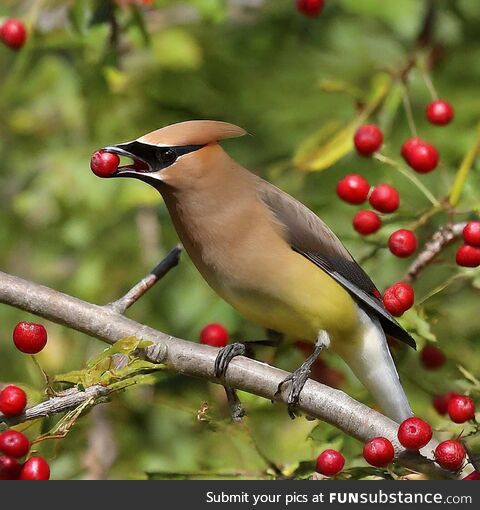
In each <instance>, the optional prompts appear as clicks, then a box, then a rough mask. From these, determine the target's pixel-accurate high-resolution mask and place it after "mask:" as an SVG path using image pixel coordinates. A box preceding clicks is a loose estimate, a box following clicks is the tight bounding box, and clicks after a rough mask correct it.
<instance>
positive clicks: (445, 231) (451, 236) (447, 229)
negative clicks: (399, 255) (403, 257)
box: [404, 222, 466, 283]
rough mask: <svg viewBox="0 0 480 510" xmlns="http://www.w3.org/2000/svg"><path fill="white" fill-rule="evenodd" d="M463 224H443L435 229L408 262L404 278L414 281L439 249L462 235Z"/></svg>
mask: <svg viewBox="0 0 480 510" xmlns="http://www.w3.org/2000/svg"><path fill="white" fill-rule="evenodd" d="M465 225H466V222H460V223H454V224H450V225H446V226H443V227H441V228H440V229H439V230H437V231H436V232H435V233H434V234H433V236H432V237H431V239H430V240H429V241H428V242H427V243H426V244H425V247H424V248H423V250H422V251H421V252H420V253H419V254H418V255H417V257H416V258H415V260H414V261H413V262H412V263H411V264H410V267H409V268H408V269H407V272H406V273H405V277H404V280H405V281H406V282H409V283H411V282H414V281H415V280H416V279H417V278H418V276H419V275H420V273H421V272H422V271H423V270H424V269H425V268H426V267H427V266H428V265H430V264H431V263H432V262H433V260H434V259H435V258H436V257H437V255H438V254H439V253H440V252H441V251H443V250H444V249H445V248H446V247H447V246H448V245H450V244H451V243H453V242H454V241H455V240H456V239H458V238H459V237H460V236H461V235H462V231H463V229H464V227H465Z"/></svg>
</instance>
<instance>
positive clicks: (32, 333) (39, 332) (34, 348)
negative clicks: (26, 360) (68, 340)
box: [13, 322, 47, 354]
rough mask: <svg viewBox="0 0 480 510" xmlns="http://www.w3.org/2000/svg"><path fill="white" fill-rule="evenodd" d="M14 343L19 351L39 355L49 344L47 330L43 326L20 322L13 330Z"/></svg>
mask: <svg viewBox="0 0 480 510" xmlns="http://www.w3.org/2000/svg"><path fill="white" fill-rule="evenodd" d="M13 343H14V344H15V346H16V348H17V349H18V350H19V351H22V352H24V353H26V354H37V353H38V352H40V351H41V350H42V349H43V348H44V347H45V345H46V344H47V330H46V329H45V328H44V327H43V326H42V325H41V324H35V323H33V322H19V323H18V324H17V325H16V326H15V329H14V330H13Z"/></svg>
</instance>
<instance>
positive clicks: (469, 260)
mask: <svg viewBox="0 0 480 510" xmlns="http://www.w3.org/2000/svg"><path fill="white" fill-rule="evenodd" d="M455 258H456V261H457V264H458V265H459V266H464V267H478V266H480V221H469V222H468V223H467V224H466V226H465V228H464V229H463V244H462V245H461V246H460V248H458V250H457V254H456V257H455Z"/></svg>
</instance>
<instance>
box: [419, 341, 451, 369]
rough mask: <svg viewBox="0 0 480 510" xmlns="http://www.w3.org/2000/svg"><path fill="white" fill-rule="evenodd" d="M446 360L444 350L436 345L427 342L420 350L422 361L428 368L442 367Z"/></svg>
mask: <svg viewBox="0 0 480 510" xmlns="http://www.w3.org/2000/svg"><path fill="white" fill-rule="evenodd" d="M446 360H447V358H446V357H445V354H443V351H442V350H441V349H439V348H438V347H436V346H435V345H431V344H427V345H426V346H425V347H424V348H423V349H422V350H421V352H420V361H421V362H422V365H423V366H424V367H425V368H426V369H428V370H435V369H436V368H440V367H441V366H442V365H443V364H444V363H445V361H446Z"/></svg>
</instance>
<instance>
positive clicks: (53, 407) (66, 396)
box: [0, 385, 111, 426]
mask: <svg viewBox="0 0 480 510" xmlns="http://www.w3.org/2000/svg"><path fill="white" fill-rule="evenodd" d="M109 393H111V390H110V389H109V388H106V387H105V386H100V385H95V386H90V387H88V388H86V389H85V390H84V391H81V390H79V389H78V388H70V389H68V390H65V391H62V392H60V393H57V395H56V396H54V397H51V398H49V399H48V400H46V401H45V402H42V403H40V404H37V405H36V406H33V407H30V408H29V409H26V410H25V411H24V412H23V413H22V414H20V415H18V416H15V417H11V418H7V417H5V416H4V415H3V414H2V413H0V423H5V424H6V425H8V426H11V425H17V424H18V423H23V422H25V421H29V420H35V419H37V418H44V417H46V416H50V415H52V414H58V413H63V412H64V411H70V410H71V409H75V408H76V407H78V406H79V405H81V404H83V403H84V402H86V401H87V400H90V399H93V400H96V399H99V398H101V397H105V396H107V395H108V394H109Z"/></svg>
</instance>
